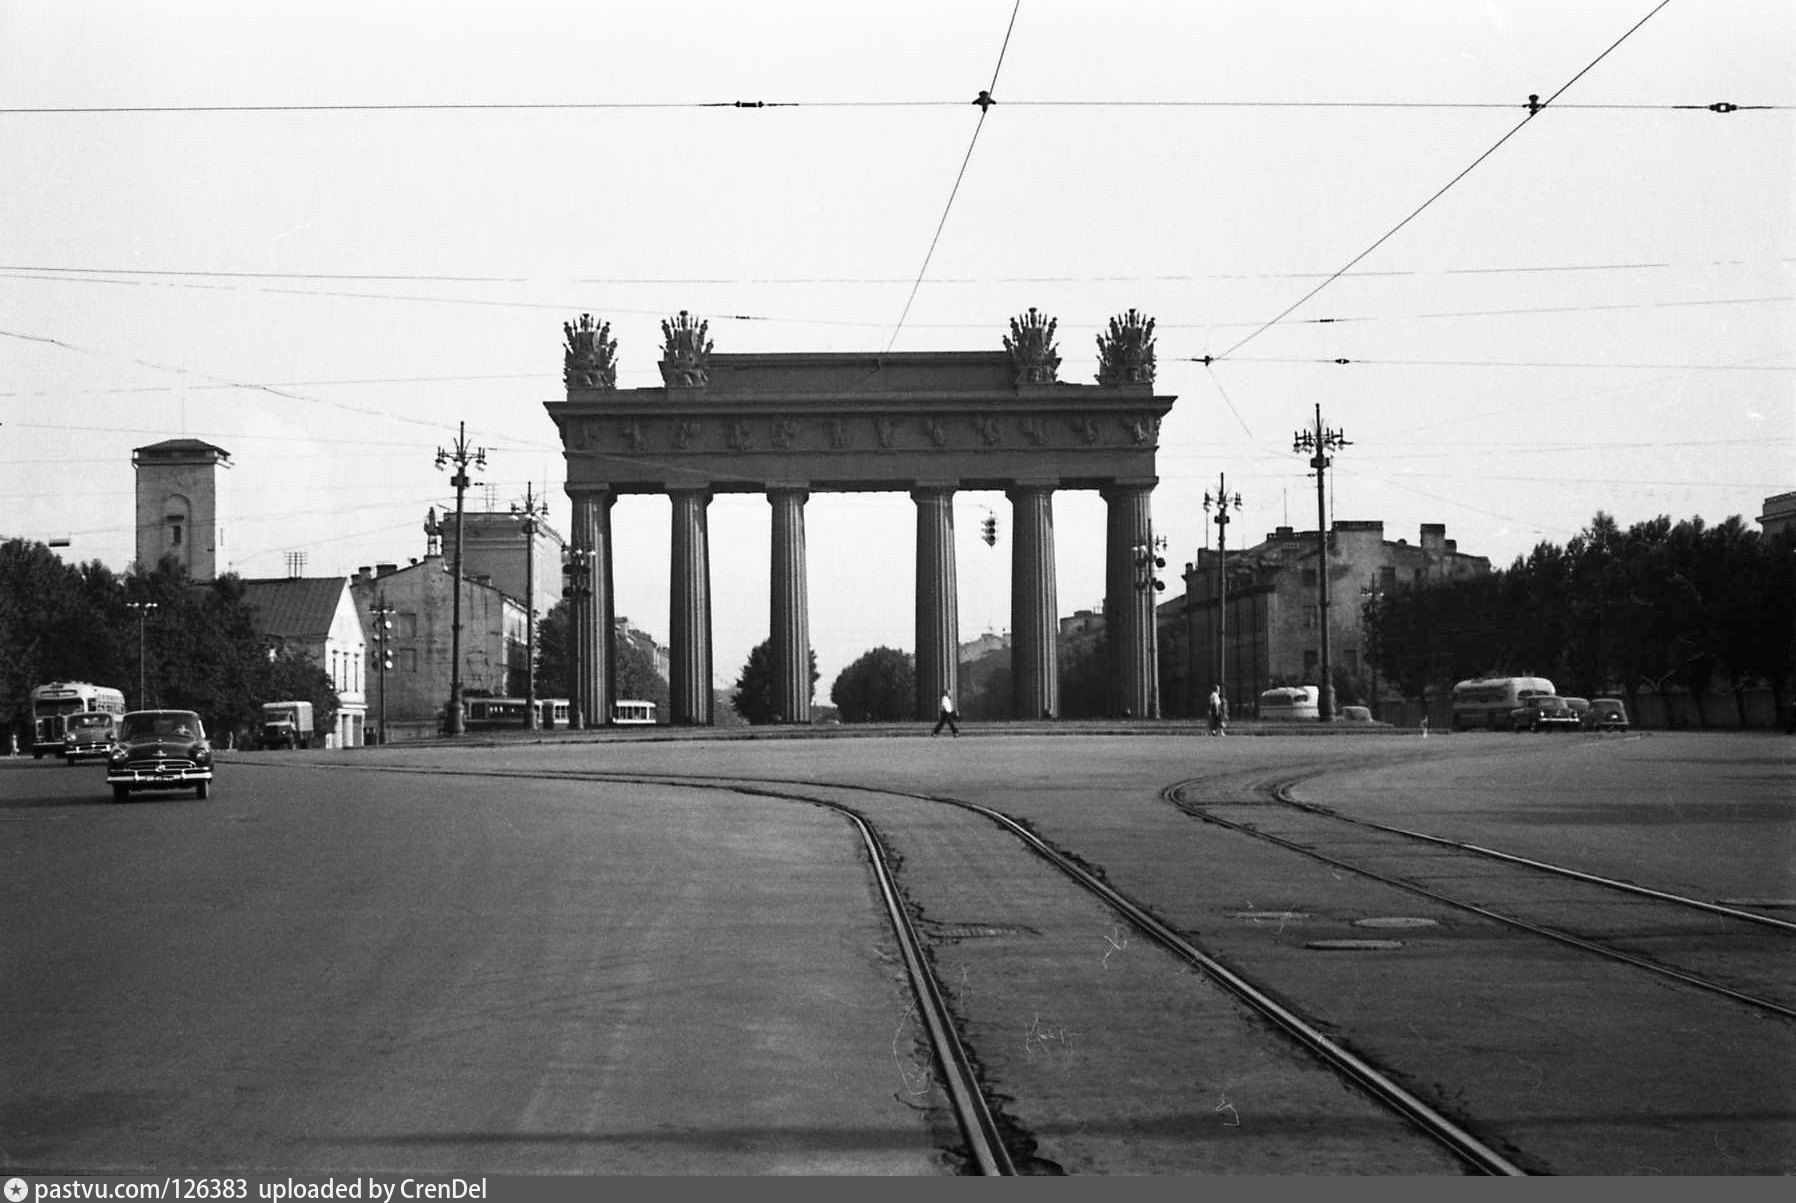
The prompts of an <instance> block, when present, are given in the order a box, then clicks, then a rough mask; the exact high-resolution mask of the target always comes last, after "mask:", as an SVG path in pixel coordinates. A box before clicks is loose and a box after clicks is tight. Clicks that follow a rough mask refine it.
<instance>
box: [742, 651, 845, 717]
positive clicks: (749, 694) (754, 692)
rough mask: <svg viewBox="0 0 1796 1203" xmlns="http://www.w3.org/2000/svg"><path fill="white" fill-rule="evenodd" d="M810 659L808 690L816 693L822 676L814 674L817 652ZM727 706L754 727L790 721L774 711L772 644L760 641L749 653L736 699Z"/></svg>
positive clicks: (815, 671)
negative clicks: (810, 689) (809, 683)
mask: <svg viewBox="0 0 1796 1203" xmlns="http://www.w3.org/2000/svg"><path fill="white" fill-rule="evenodd" d="M810 656H811V688H812V689H813V690H815V689H816V686H817V678H818V677H820V676H822V675H823V674H822V673H820V672H818V671H817V653H816V651H815V650H813V651H812V652H811V653H810ZM730 705H731V707H732V708H734V709H735V711H736V713H737V714H739V715H741V716H742V718H743V719H744V721H746V722H748V723H750V724H752V725H754V726H757V727H760V726H766V725H768V724H769V723H783V722H786V721H788V720H789V718H790V716H789V715H783V714H780V713H779V711H778V710H777V709H776V706H777V705H778V703H777V702H776V701H775V700H774V696H773V640H771V639H763V640H762V641H761V642H760V643H758V644H756V645H755V648H754V650H753V651H751V652H749V653H748V660H747V662H746V663H744V664H743V665H742V674H741V675H740V676H738V677H737V678H736V695H735V697H733V698H731V699H730Z"/></svg>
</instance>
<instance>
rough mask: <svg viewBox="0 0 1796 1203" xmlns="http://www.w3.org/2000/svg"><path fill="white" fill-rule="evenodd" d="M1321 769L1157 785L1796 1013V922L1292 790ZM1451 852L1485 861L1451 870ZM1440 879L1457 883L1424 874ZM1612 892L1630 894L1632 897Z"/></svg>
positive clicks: (1460, 897)
mask: <svg viewBox="0 0 1796 1203" xmlns="http://www.w3.org/2000/svg"><path fill="white" fill-rule="evenodd" d="M1315 776H1316V774H1314V773H1311V774H1306V775H1304V776H1301V777H1293V778H1287V779H1283V780H1278V781H1272V782H1262V783H1259V784H1258V785H1256V786H1253V787H1252V788H1251V789H1250V790H1249V791H1248V793H1249V796H1247V797H1240V796H1239V794H1238V792H1234V793H1233V794H1232V796H1212V797H1198V796H1196V795H1197V794H1198V793H1199V792H1200V791H1202V790H1204V789H1210V790H1212V791H1213V790H1214V786H1213V785H1211V784H1210V783H1207V782H1205V781H1203V780H1202V779H1194V780H1191V781H1184V782H1178V783H1175V784H1173V785H1169V786H1167V787H1165V789H1164V790H1162V796H1163V797H1165V798H1166V799H1167V801H1168V802H1169V803H1171V804H1172V805H1174V806H1176V807H1178V808H1179V809H1180V810H1181V811H1183V812H1184V813H1186V814H1189V815H1191V816H1192V817H1193V818H1195V819H1198V820H1200V821H1202V822H1205V823H1208V824H1212V825H1214V826H1217V827H1221V828H1224V829H1227V830H1230V831H1233V832H1236V833H1239V834H1241V835H1244V836H1247V837H1249V838H1252V839H1255V840H1259V841H1262V842H1265V843H1268V844H1272V845H1275V846H1277V847H1279V848H1282V849H1285V850H1287V851H1290V852H1293V853H1296V854H1298V855H1301V856H1304V857H1307V858H1310V859H1312V860H1315V861H1318V862H1320V863H1322V864H1325V865H1328V866H1330V867H1331V868H1333V869H1338V870H1343V871H1346V872H1351V873H1354V874H1357V875H1359V876H1361V877H1364V878H1367V879H1369V880H1372V881H1376V882H1379V883H1380V884H1383V885H1387V886H1391V887H1393V888H1396V889H1399V890H1402V891H1404V892H1406V893H1410V894H1414V895H1416V896H1418V897H1422V898H1426V899H1428V900H1430V901H1432V902H1436V903H1440V904H1442V905H1445V906H1448V907H1452V908H1455V909H1457V910H1461V911H1464V912H1467V913H1470V914H1473V915H1477V916H1479V917H1480V918H1483V919H1486V920H1490V921H1492V922H1496V923H1499V924H1502V925H1504V926H1506V927H1509V928H1511V929H1514V930H1519V931H1525V932H1528V933H1529V934H1531V935H1535V936H1539V937H1542V938H1544V939H1548V940H1551V941H1554V942H1555V943H1558V944H1560V945H1563V946H1566V947H1571V948H1575V949H1578V950H1580V951H1583V952H1586V953H1590V954H1592V955H1595V956H1599V957H1602V958H1604V959H1607V960H1610V961H1613V962H1616V963H1618V964H1624V965H1628V966H1631V967H1633V968H1635V969H1639V970H1642V971H1645V972H1648V973H1651V974H1654V975H1657V976H1659V977H1662V978H1666V979H1669V980H1672V981H1675V982H1678V983H1680V984H1682V985H1685V986H1689V987H1692V988H1694V989H1697V990H1701V991H1704V992H1706V993H1709V994H1713V995H1716V996H1719V997H1722V998H1726V999H1728V1000H1730V1001H1732V1002H1735V1003H1738V1004H1741V1005H1744V1006H1746V1007H1750V1008H1752V1009H1754V1010H1755V1011H1758V1012H1760V1013H1763V1014H1768V1015H1772V1016H1776V1017H1778V1018H1781V1019H1785V1020H1796V983H1793V982H1791V981H1789V980H1788V975H1787V974H1786V975H1785V979H1784V980H1782V981H1777V980H1775V978H1776V972H1775V971H1776V970H1777V969H1778V968H1780V967H1784V966H1787V965H1788V963H1789V956H1790V945H1789V944H1788V942H1787V939H1788V937H1791V936H1793V935H1796V923H1792V922H1790V921H1788V920H1785V919H1781V918H1778V917H1776V916H1773V915H1767V914H1764V913H1762V912H1759V911H1754V910H1750V909H1747V908H1745V907H1741V906H1732V905H1727V904H1724V903H1720V902H1715V901H1713V900H1709V899H1700V898H1693V897H1688V896H1685V895H1680V894H1677V893H1675V892H1674V891H1671V890H1660V889H1655V888H1652V887H1649V886H1643V885H1640V884H1637V883H1634V882H1627V881H1621V880H1618V879H1615V878H1611V877H1604V876H1602V875H1599V874H1594V873H1589V872H1586V871H1583V870H1580V869H1576V868H1573V867H1570V866H1565V865H1558V864H1553V863H1551V862H1548V861H1544V860H1541V859H1538V858H1534V857H1525V856H1521V855H1518V854H1515V853H1509V852H1504V851H1501V850H1499V849H1494V848H1488V847H1484V846H1482V845H1479V844H1474V843H1471V842H1469V841H1462V840H1454V839H1449V838H1446V837H1442V836H1436V835H1430V834H1428V833H1425V832H1419V831H1413V830H1409V829H1405V828H1401V827H1396V826H1392V825H1389V824H1384V823H1378V822H1374V821H1371V820H1367V819H1361V818H1357V817H1354V816H1350V815H1344V814H1341V813H1339V812H1338V811H1336V810H1335V809H1333V808H1331V807H1328V806H1326V805H1322V804H1320V803H1316V802H1306V801H1303V800H1301V799H1298V798H1297V797H1295V796H1294V794H1293V791H1294V790H1296V789H1297V788H1298V787H1300V786H1301V785H1302V784H1303V783H1304V782H1305V781H1308V780H1312V779H1313V778H1314V777H1315ZM1454 861H1458V862H1460V863H1463V864H1471V863H1476V864H1478V865H1480V866H1482V867H1483V868H1482V870H1481V871H1480V872H1479V873H1464V872H1451V871H1450V865H1451V863H1452V862H1454ZM1442 880H1445V881H1448V882H1450V883H1451V885H1450V887H1447V888H1443V887H1440V886H1436V885H1433V884H1429V883H1430V882H1438V881H1442ZM1617 899H1625V900H1627V904H1626V905H1625V907H1622V906H1617V905H1616V900H1617ZM1743 966H1744V968H1742V967H1743ZM1755 970H1756V971H1757V973H1756V975H1755V972H1754V971H1755Z"/></svg>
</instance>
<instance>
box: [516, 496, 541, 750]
mask: <svg viewBox="0 0 1796 1203" xmlns="http://www.w3.org/2000/svg"><path fill="white" fill-rule="evenodd" d="M511 512H512V513H513V514H516V515H517V516H518V517H519V518H521V519H522V520H523V521H522V522H520V523H519V524H518V525H519V528H520V529H521V530H522V531H523V532H524V681H525V685H524V726H525V728H526V729H528V730H531V731H535V730H536V729H537V728H538V727H539V726H541V719H540V718H539V716H538V715H537V713H536V531H537V521H536V520H537V519H538V518H541V517H542V516H543V515H544V514H546V513H548V512H549V506H548V503H547V502H545V501H543V499H542V498H540V497H538V496H537V495H536V494H535V492H534V491H533V486H532V485H529V484H526V485H525V486H524V504H523V505H519V504H518V503H517V502H515V501H514V502H512V504H511Z"/></svg>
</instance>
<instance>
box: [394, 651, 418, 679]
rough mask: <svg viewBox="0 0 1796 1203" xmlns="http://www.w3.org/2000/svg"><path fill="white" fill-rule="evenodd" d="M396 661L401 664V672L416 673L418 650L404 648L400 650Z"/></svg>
mask: <svg viewBox="0 0 1796 1203" xmlns="http://www.w3.org/2000/svg"><path fill="white" fill-rule="evenodd" d="M395 659H397V660H398V662H399V670H400V671H401V672H408V673H415V672H417V671H418V649H417V648H415V647H402V648H400V649H399V655H398V656H397V657H395Z"/></svg>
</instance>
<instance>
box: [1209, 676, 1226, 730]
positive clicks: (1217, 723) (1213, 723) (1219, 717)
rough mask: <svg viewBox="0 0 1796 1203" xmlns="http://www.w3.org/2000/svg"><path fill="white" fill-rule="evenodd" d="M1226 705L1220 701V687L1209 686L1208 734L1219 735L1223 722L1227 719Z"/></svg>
mask: <svg viewBox="0 0 1796 1203" xmlns="http://www.w3.org/2000/svg"><path fill="white" fill-rule="evenodd" d="M1227 706H1228V703H1226V702H1224V701H1223V700H1222V686H1220V685H1212V686H1210V734H1211V735H1221V734H1222V724H1223V721H1224V720H1225V719H1226V718H1227V717H1228V710H1227Z"/></svg>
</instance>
